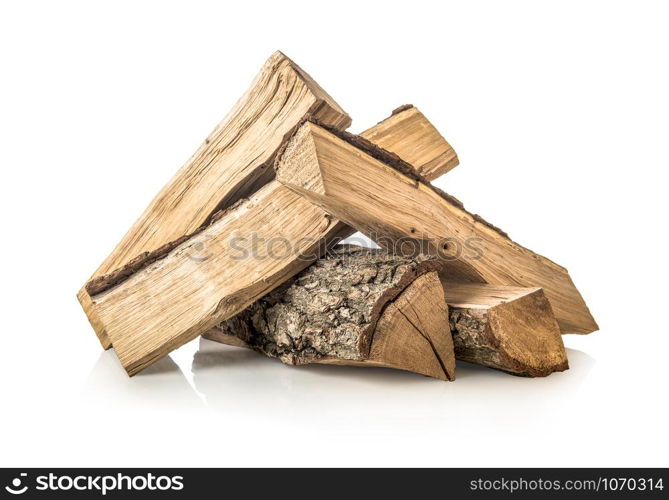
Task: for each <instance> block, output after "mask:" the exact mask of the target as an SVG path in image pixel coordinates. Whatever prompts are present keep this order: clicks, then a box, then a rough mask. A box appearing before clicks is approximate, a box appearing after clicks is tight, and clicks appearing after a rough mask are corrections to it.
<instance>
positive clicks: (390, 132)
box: [360, 104, 459, 180]
mask: <svg viewBox="0 0 669 500" xmlns="http://www.w3.org/2000/svg"><path fill="white" fill-rule="evenodd" d="M360 135H361V136H362V137H364V138H365V139H367V140H369V141H370V142H373V143H374V144H376V145H377V146H379V147H381V148H384V149H387V150H388V151H392V152H393V153H395V154H397V155H398V156H399V157H400V158H402V159H403V160H404V161H405V162H407V163H409V164H411V165H413V166H414V167H415V168H416V169H417V170H419V171H420V173H421V175H422V176H423V177H425V178H426V179H428V180H433V179H436V178H437V177H439V176H440V175H442V174H445V173H446V172H448V171H450V170H452V169H454V168H455V167H456V166H458V165H459V160H458V155H457V154H456V153H455V151H454V150H453V148H452V147H451V145H450V144H449V143H448V142H447V141H446V139H444V138H443V137H442V136H441V134H440V133H439V131H438V130H437V129H436V128H435V127H434V126H433V125H432V124H431V123H430V122H429V121H428V120H427V118H425V116H424V115H423V113H421V112H420V111H419V110H418V109H417V108H416V107H414V106H412V105H411V104H405V105H404V106H400V107H398V108H396V109H395V110H394V111H393V113H392V114H391V115H390V117H389V118H386V119H385V120H383V121H382V122H379V123H378V124H377V125H375V126H373V127H371V128H369V129H367V130H365V131H364V132H363V133H361V134H360Z"/></svg>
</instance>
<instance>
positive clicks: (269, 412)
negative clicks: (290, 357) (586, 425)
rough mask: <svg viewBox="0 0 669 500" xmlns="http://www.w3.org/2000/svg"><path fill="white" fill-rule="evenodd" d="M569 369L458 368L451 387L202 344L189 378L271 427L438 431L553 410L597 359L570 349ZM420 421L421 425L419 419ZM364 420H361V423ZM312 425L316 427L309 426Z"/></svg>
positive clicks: (222, 406)
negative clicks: (523, 373)
mask: <svg viewBox="0 0 669 500" xmlns="http://www.w3.org/2000/svg"><path fill="white" fill-rule="evenodd" d="M568 351H569V352H568V355H569V359H570V363H571V369H570V370H568V371H567V372H564V373H557V374H553V375H551V376H550V377H547V378H542V379H529V378H521V377H514V376H511V375H508V374H506V373H502V372H499V371H496V370H491V369H488V368H484V367H480V366H476V365H471V364H469V363H459V364H458V367H457V380H456V381H455V382H452V383H448V382H443V381H440V380H436V379H430V378H426V377H423V376H421V375H416V374H413V373H407V372H402V371H398V370H391V369H385V368H361V367H343V366H330V365H304V366H299V367H293V366H285V365H283V364H282V363H280V362H279V361H278V360H274V359H269V358H266V357H264V356H261V355H259V354H257V353H255V352H252V351H249V350H246V349H242V348H236V347H230V346H224V345H221V344H218V343H216V342H211V341H208V340H204V339H202V340H200V348H199V350H198V351H197V352H196V353H195V355H194V357H193V365H192V373H193V381H194V385H195V388H196V389H197V391H198V392H199V393H200V394H202V395H203V397H204V398H205V400H206V402H207V404H208V406H209V407H211V408H214V409H216V410H218V411H223V412H229V413H237V412H238V413H241V414H245V415H248V416H249V417H251V418H252V417H253V416H259V415H262V416H263V417H264V418H272V419H273V421H274V422H276V423H280V422H282V421H286V422H291V423H294V422H295V421H299V419H309V420H311V419H315V421H318V422H320V424H321V427H328V428H330V429H333V428H337V427H346V428H347V429H349V430H350V427H351V425H350V424H351V423H352V422H351V419H352V418H355V419H358V423H360V424H363V423H364V422H362V421H364V420H367V421H368V423H369V422H371V421H376V422H377V424H376V425H377V426H378V427H379V428H383V427H386V426H388V428H392V426H393V423H397V420H406V419H408V420H413V421H417V422H421V421H422V422H424V423H426V424H427V423H428V422H430V424H428V425H433V424H435V423H436V424H439V423H440V422H441V423H444V422H453V423H455V422H457V421H464V420H467V419H470V420H488V418H483V419H481V418H480V417H481V416H477V415H476V412H477V411H483V412H485V413H486V415H488V416H489V415H495V416H496V417H495V419H494V420H495V422H496V423H497V424H500V425H502V426H503V425H504V423H505V419H506V418H516V420H517V415H518V414H519V412H523V411H526V412H527V413H528V414H540V413H541V412H543V411H554V409H556V408H558V407H559V406H560V404H561V402H562V401H563V399H564V398H565V397H566V398H570V397H571V396H572V393H573V391H574V390H575V388H576V387H577V386H578V385H579V384H581V383H582V381H583V380H584V378H585V377H586V376H587V374H588V372H589V371H590V369H591V367H592V366H593V364H594V360H593V359H592V358H590V357H589V356H588V355H586V354H584V353H582V352H580V351H576V350H571V349H570V350H568ZM416 418H418V419H419V420H416ZM361 420H362V421H361ZM312 423H313V422H312Z"/></svg>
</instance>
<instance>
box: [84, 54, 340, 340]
mask: <svg viewBox="0 0 669 500" xmlns="http://www.w3.org/2000/svg"><path fill="white" fill-rule="evenodd" d="M305 116H314V117H316V118H317V119H318V120H320V121H323V122H325V123H327V124H329V125H331V126H333V127H337V128H346V127H348V126H349V125H350V123H351V120H350V118H349V116H348V115H347V114H346V113H345V112H344V111H343V110H342V109H341V108H340V107H339V105H338V104H337V103H336V102H335V101H334V100H333V99H332V98H331V97H330V96H329V95H328V94H327V93H326V92H325V91H324V90H323V89H322V88H321V87H320V86H319V85H318V84H317V83H316V82H315V81H314V80H313V79H312V78H311V77H310V76H309V75H308V74H307V73H305V72H304V71H303V70H302V69H301V68H300V67H299V66H297V65H296V64H295V63H294V62H293V61H291V60H290V59H289V58H288V57H286V56H285V55H284V54H282V53H281V52H276V53H275V54H274V55H272V56H271V57H270V58H269V59H268V60H267V62H266V63H265V65H264V66H263V68H262V70H261V71H260V73H259V74H258V75H257V76H256V78H255V80H254V81H253V83H252V84H251V87H250V88H249V89H248V90H247V91H246V93H245V94H244V95H243V96H242V98H241V99H240V100H239V101H238V102H237V104H236V105H235V106H234V108H233V109H232V111H230V113H229V114H228V115H227V116H226V117H225V119H224V120H223V121H222V122H221V123H220V124H219V125H218V126H217V127H216V128H215V129H214V131H213V132H212V133H211V134H210V135H209V137H207V139H206V140H205V141H204V144H202V146H200V148H199V149H198V150H197V151H196V152H195V154H194V155H193V156H192V157H191V158H190V160H188V162H187V163H186V164H185V165H184V166H183V167H182V168H181V169H180V170H179V171H178V172H177V174H176V175H175V176H174V177H173V178H172V180H170V181H169V182H168V183H167V185H165V187H164V188H163V189H162V190H161V191H160V192H159V193H158V195H157V196H156V197H155V198H154V199H153V201H152V202H151V203H150V205H149V206H148V207H147V209H146V210H145V211H144V213H143V214H142V215H141V216H140V217H139V219H138V220H137V221H136V222H135V224H134V225H133V226H132V227H131V228H130V230H129V231H128V232H127V233H126V235H125V236H124V237H123V239H122V240H121V241H120V242H119V243H118V245H117V246H116V248H115V249H114V251H113V252H112V253H111V254H110V255H109V256H108V257H107V258H106V259H105V260H104V262H103V263H102V264H101V265H100V267H99V268H98V269H97V271H96V272H95V274H94V275H93V277H94V278H95V277H99V276H102V275H104V274H107V273H110V272H111V271H113V270H115V269H118V268H120V267H122V266H124V265H125V264H127V263H128V262H129V261H130V260H131V259H133V258H135V257H136V256H138V255H140V254H142V253H143V252H152V251H154V250H156V249H158V248H160V247H161V246H163V245H165V244H167V243H169V242H172V241H174V240H176V239H178V238H180V237H182V236H184V235H186V234H189V233H191V232H193V231H195V230H196V229H197V228H199V227H201V226H202V225H203V224H205V223H206V222H207V221H208V220H209V218H210V217H211V216H212V215H213V214H214V213H215V212H216V211H218V210H219V209H221V208H224V207H226V206H229V205H230V204H231V203H233V202H234V201H236V200H238V199H240V198H244V197H247V196H249V195H250V194H252V193H253V192H255V191H256V190H257V188H258V187H259V186H260V185H262V184H264V183H266V182H267V181H268V180H269V178H270V177H271V175H272V172H271V163H272V160H273V158H274V156H275V154H276V151H277V150H278V149H279V147H280V146H281V145H282V144H283V142H284V141H285V139H286V137H287V136H289V135H290V134H291V132H292V131H293V130H294V129H295V127H296V126H297V125H298V124H299V123H300V121H301V120H302V119H303V118H304V117H305ZM85 294H86V292H85V290H83V289H82V290H81V291H80V292H79V294H78V297H79V301H80V302H81V304H82V306H83V307H84V309H85V310H86V312H87V314H88V316H89V319H90V320H91V324H92V325H93V326H94V329H95V330H96V333H97V334H98V337H99V338H100V341H101V343H102V344H103V346H104V347H109V339H108V338H107V336H106V334H105V332H104V330H102V329H100V327H99V325H100V321H99V319H98V318H95V317H94V315H93V312H92V311H91V310H90V307H88V306H89V303H90V300H89V297H86V296H85ZM96 326H97V328H96Z"/></svg>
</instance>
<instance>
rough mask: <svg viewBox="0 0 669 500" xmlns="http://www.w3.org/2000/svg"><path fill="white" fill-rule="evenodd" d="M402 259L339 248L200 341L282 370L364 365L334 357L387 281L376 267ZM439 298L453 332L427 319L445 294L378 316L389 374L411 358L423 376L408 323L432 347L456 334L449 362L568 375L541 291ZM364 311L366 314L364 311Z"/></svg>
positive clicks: (417, 298) (474, 291)
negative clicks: (387, 338)
mask: <svg viewBox="0 0 669 500" xmlns="http://www.w3.org/2000/svg"><path fill="white" fill-rule="evenodd" d="M344 256H346V257H347V258H345V259H344ZM402 260H403V259H402V258H401V257H398V256H395V257H393V256H390V255H389V254H388V253H386V252H385V251H384V250H381V249H369V248H367V249H363V248H360V247H357V250H356V247H352V246H346V248H342V246H338V247H335V248H334V249H333V250H331V251H330V252H328V254H327V255H326V256H324V257H323V258H321V259H319V260H318V261H316V263H315V264H313V265H312V266H311V267H309V268H307V269H305V270H304V271H302V272H301V273H300V274H298V275H297V276H295V277H294V278H292V279H291V280H290V281H289V282H287V283H286V284H284V285H282V286H281V287H279V288H277V289H276V290H274V291H273V292H271V293H270V294H269V295H267V296H266V297H263V298H262V299H260V300H259V301H257V302H255V303H254V304H253V305H251V306H250V307H248V308H247V309H245V310H244V311H243V312H242V313H240V314H238V315H237V316H235V317H233V318H231V319H229V320H227V321H224V322H222V323H221V324H219V325H217V326H216V327H215V328H213V329H212V330H210V331H209V332H207V333H206V334H205V335H203V336H204V337H205V338H207V339H209V340H215V341H217V342H222V343H224V344H228V345H234V346H240V347H247V348H251V349H254V350H255V351H258V352H260V353H262V354H265V355H267V356H270V357H276V358H279V359H281V361H283V362H284V363H286V364H303V363H334V362H336V361H335V360H342V361H341V363H342V364H347V361H350V360H355V359H359V357H360V354H359V352H358V351H357V350H355V349H353V350H352V351H353V354H350V353H349V350H346V349H341V348H339V344H341V343H342V341H341V340H340V339H345V341H344V343H350V342H351V339H355V338H357V337H358V335H357V333H358V330H357V324H356V323H355V322H351V321H350V318H351V317H352V316H353V317H355V315H354V314H351V312H350V311H352V310H353V311H359V310H360V309H361V307H360V304H361V303H360V302H359V300H360V297H361V295H362V297H363V298H365V299H366V300H367V298H368V297H369V296H370V293H369V290H368V288H369V287H370V286H376V285H375V283H376V281H377V280H378V279H379V277H380V279H381V280H383V279H385V278H386V273H385V272H382V273H379V272H378V270H379V269H380V268H382V267H383V266H387V265H388V263H397V262H402ZM368 283H371V285H369V284H368ZM365 288H367V289H365ZM416 288H417V287H416ZM443 290H444V291H443V294H444V299H443V300H445V302H446V303H447V304H448V307H447V311H448V314H449V323H450V325H449V326H450V328H449V327H448V326H446V325H444V324H443V323H441V322H435V319H434V318H433V317H432V316H431V314H434V310H433V309H432V308H436V310H437V312H438V315H437V317H438V318H439V317H441V314H442V312H441V311H442V304H441V303H438V302H435V300H437V299H440V295H441V293H440V292H437V291H431V292H430V294H429V295H428V294H425V295H418V294H411V295H410V296H409V293H408V291H407V292H405V295H404V297H405V298H406V301H405V307H404V308H403V311H402V313H396V314H394V316H393V315H392V313H394V312H395V309H391V310H389V311H388V312H387V313H386V314H385V315H384V316H383V317H384V318H387V320H386V321H383V322H382V321H379V322H378V323H377V327H376V331H377V332H378V331H379V328H381V330H382V331H383V330H384V329H386V330H388V331H391V332H394V335H393V337H392V338H394V339H397V343H396V344H395V349H394V350H393V356H392V357H390V358H387V361H388V362H387V363H386V365H388V366H391V365H392V363H391V361H392V360H394V359H395V360H396V359H401V356H403V355H404V356H410V359H411V365H412V366H413V367H414V368H413V369H412V368H405V369H408V370H409V371H418V372H419V373H423V374H426V373H425V371H422V372H421V371H419V370H416V369H415V367H417V366H421V363H420V358H419V354H420V353H419V352H417V351H416V348H415V339H413V336H412V335H414V334H415V332H416V331H417V329H416V328H413V329H412V328H409V327H410V326H411V325H412V324H413V325H414V326H416V325H419V329H420V330H421V331H432V332H433V333H432V334H431V335H430V337H429V338H432V339H437V340H439V339H442V338H443V337H450V335H451V334H452V338H453V344H454V346H455V357H456V359H460V360H463V361H468V362H471V363H476V364H479V365H483V366H488V367H491V368H495V369H498V370H502V371H505V372H507V373H511V374H514V375H520V376H528V377H543V376H546V375H550V374H551V373H553V372H555V371H564V370H566V369H567V368H568V361H567V355H566V352H565V348H564V344H563V342H562V337H561V335H560V329H559V327H558V324H557V321H556V320H555V316H554V315H553V312H552V310H551V307H550V304H549V302H548V300H547V299H546V296H545V295H544V293H543V290H541V289H540V288H518V287H505V286H495V285H488V284H481V283H466V284H465V283H454V282H450V281H443ZM361 292H362V293H361ZM350 297H353V299H350ZM372 300H374V296H373V295H372ZM362 304H363V306H365V308H366V309H369V307H370V306H369V304H365V302H362ZM395 304H397V301H395ZM324 305H325V306H324ZM342 311H344V313H342ZM407 311H408V312H407ZM409 315H410V316H409ZM342 317H343V318H344V319H342ZM407 322H408V323H407ZM438 327H441V328H445V329H446V331H448V334H447V335H444V332H442V333H441V335H437V333H436V332H437V331H438V330H437V328H438ZM313 332H317V334H316V335H314V333H313ZM376 335H378V333H377V334H376ZM403 338H404V339H405V341H402V339H403ZM374 339H375V341H376V339H377V337H374ZM403 342H404V343H403ZM434 343H435V345H439V342H434ZM353 344H354V345H355V343H353ZM323 346H325V348H324V347H323ZM445 347H448V346H445ZM442 350H443V348H442ZM371 352H372V353H373V352H374V348H372V350H371ZM403 353H404V354H403ZM420 355H421V356H425V357H424V358H423V359H424V361H423V363H425V362H433V363H434V356H432V355H431V354H430V353H429V352H428V351H426V350H424V351H423V352H422V354H420ZM349 364H350V363H349ZM395 365H397V363H395ZM432 373H440V372H438V371H436V372H435V371H434V370H433V371H432Z"/></svg>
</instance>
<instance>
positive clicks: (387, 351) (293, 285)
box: [206, 246, 455, 380]
mask: <svg viewBox="0 0 669 500" xmlns="http://www.w3.org/2000/svg"><path fill="white" fill-rule="evenodd" d="M437 266H439V262H438V260H437V259H428V260H422V259H413V258H406V257H401V256H393V255H391V254H388V253H386V252H384V251H381V250H378V249H369V248H362V247H349V246H339V247H336V248H335V249H333V250H331V251H330V252H328V256H327V257H326V258H322V259H319V260H318V261H316V263H314V264H313V265H312V266H310V267H309V268H307V269H306V270H304V271H302V272H301V273H300V274H299V275H298V276H296V277H295V278H293V279H292V280H291V281H290V282H288V283H286V284H285V285H282V286H281V287H279V288H277V289H276V290H274V291H273V292H271V293H270V294H268V295H266V296H265V297H263V298H262V299H260V300H258V301H257V302H255V303H254V304H253V305H251V306H250V307H249V308H247V309H246V310H244V311H243V312H242V313H240V314H238V315H237V316H235V317H234V318H232V319H230V320H228V321H225V322H222V323H221V324H219V325H218V326H217V327H216V328H214V329H212V330H210V331H209V332H208V333H207V335H206V338H209V339H211V340H216V341H219V342H223V343H226V344H232V345H238V346H245V347H249V348H251V349H254V350H256V351H258V352H260V353H262V354H265V355H267V356H270V357H273V358H278V359H280V360H281V361H282V362H283V363H286V364H288V365H302V364H307V363H324V364H338V365H354V366H384V367H390V368H397V369H401V370H406V371H411V372H415V373H420V374H422V375H427V376H430V377H435V378H439V379H442V380H453V379H454V376H455V358H454V355H453V341H452V338H451V334H450V331H449V326H448V307H447V305H446V300H445V298H444V291H443V288H442V286H441V282H440V281H439V277H438V274H437V272H435V270H436V268H437Z"/></svg>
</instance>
